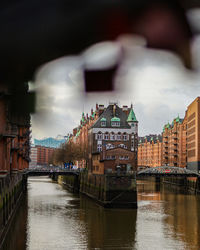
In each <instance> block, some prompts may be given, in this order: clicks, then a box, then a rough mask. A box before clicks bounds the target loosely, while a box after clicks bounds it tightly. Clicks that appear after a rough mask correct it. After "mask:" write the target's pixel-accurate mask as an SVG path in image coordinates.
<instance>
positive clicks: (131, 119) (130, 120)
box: [127, 104, 137, 122]
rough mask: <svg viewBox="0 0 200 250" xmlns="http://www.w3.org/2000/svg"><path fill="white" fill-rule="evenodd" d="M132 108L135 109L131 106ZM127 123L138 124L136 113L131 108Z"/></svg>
mask: <svg viewBox="0 0 200 250" xmlns="http://www.w3.org/2000/svg"><path fill="white" fill-rule="evenodd" d="M131 107H133V104H131ZM127 122H137V119H136V116H135V113H134V111H133V108H131V110H130V112H129V115H128V118H127Z"/></svg>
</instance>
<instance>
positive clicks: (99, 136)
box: [97, 132, 103, 140]
mask: <svg viewBox="0 0 200 250" xmlns="http://www.w3.org/2000/svg"><path fill="white" fill-rule="evenodd" d="M102 137H103V136H102V133H101V132H98V134H97V140H102Z"/></svg>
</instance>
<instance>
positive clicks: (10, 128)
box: [3, 124, 18, 138]
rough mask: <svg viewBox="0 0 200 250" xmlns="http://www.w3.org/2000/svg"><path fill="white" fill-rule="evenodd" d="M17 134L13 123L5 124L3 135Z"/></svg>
mask: <svg viewBox="0 0 200 250" xmlns="http://www.w3.org/2000/svg"><path fill="white" fill-rule="evenodd" d="M17 135H18V127H17V126H16V125H13V124H7V127H6V129H5V132H4V133H3V137H10V138H14V137H16V136H17Z"/></svg>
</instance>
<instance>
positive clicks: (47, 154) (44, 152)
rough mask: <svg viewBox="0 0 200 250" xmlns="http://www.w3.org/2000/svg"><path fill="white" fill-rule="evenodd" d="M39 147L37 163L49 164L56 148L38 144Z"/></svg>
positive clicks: (37, 147)
mask: <svg viewBox="0 0 200 250" xmlns="http://www.w3.org/2000/svg"><path fill="white" fill-rule="evenodd" d="M36 149H37V165H41V166H47V165H49V161H50V159H51V156H52V154H53V152H54V151H55V148H48V147H43V146H36Z"/></svg>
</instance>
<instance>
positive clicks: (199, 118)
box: [186, 97, 200, 173]
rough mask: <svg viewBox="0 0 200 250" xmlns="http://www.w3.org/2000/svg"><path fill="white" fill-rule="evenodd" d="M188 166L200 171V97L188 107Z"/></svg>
mask: <svg viewBox="0 0 200 250" xmlns="http://www.w3.org/2000/svg"><path fill="white" fill-rule="evenodd" d="M186 115H187V168H188V169H190V170H192V171H196V172H198V173H200V97H197V98H196V99H195V100H194V101H193V102H192V103H191V104H190V105H189V106H188V108H187V111H186Z"/></svg>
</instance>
